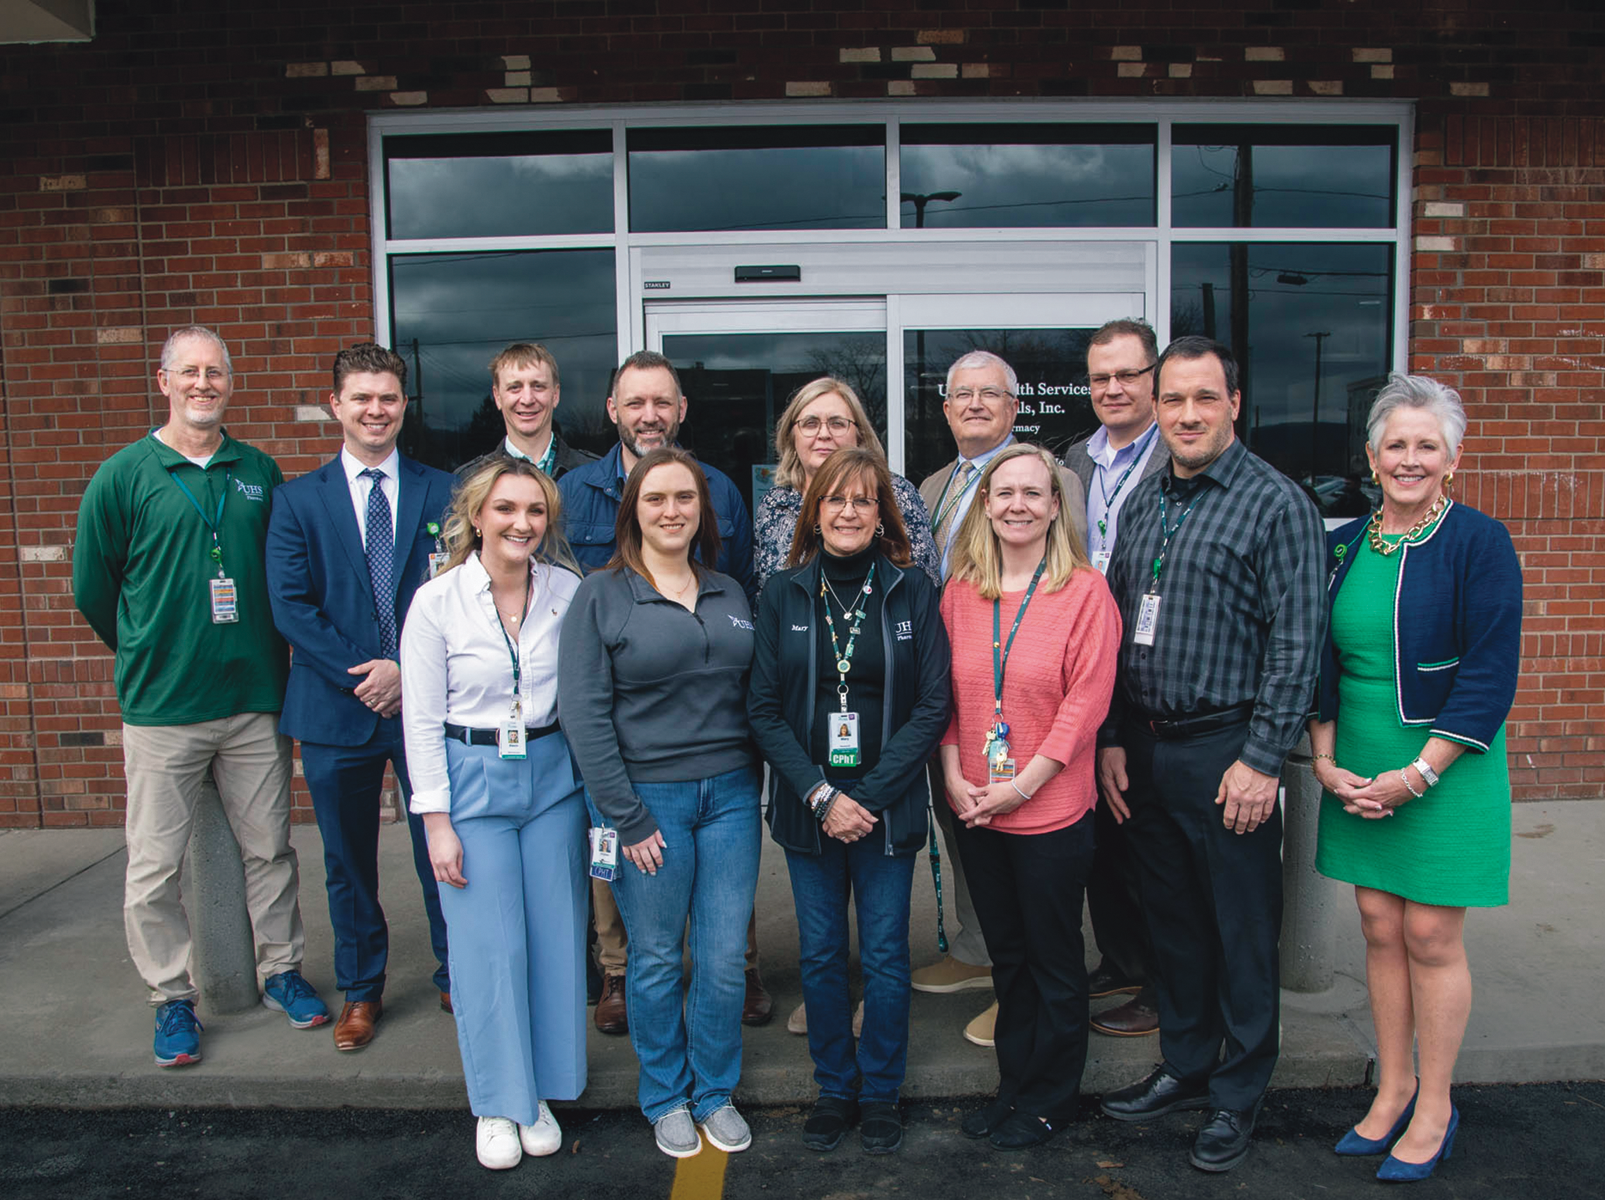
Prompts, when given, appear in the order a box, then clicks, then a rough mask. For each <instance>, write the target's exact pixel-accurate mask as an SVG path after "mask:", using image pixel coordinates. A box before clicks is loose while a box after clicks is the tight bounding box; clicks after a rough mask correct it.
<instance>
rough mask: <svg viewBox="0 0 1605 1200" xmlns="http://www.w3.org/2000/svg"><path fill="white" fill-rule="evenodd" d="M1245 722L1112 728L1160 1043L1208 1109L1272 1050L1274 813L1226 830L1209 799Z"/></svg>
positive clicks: (1278, 902)
mask: <svg viewBox="0 0 1605 1200" xmlns="http://www.w3.org/2000/svg"><path fill="white" fill-rule="evenodd" d="M1247 731H1248V724H1247V722H1246V721H1244V722H1242V723H1239V724H1235V725H1231V726H1228V727H1226V728H1224V729H1218V730H1212V731H1210V732H1208V733H1203V734H1199V735H1196V736H1193V737H1187V738H1180V739H1175V740H1157V739H1155V738H1154V736H1153V734H1152V733H1151V732H1150V731H1149V730H1148V729H1147V728H1146V727H1145V726H1141V725H1138V724H1136V723H1134V722H1127V723H1126V724H1125V725H1124V726H1123V728H1122V730H1121V744H1122V745H1123V746H1124V747H1125V750H1126V770H1127V774H1128V777H1129V779H1130V783H1131V786H1130V789H1129V791H1128V792H1127V803H1128V804H1129V806H1130V808H1131V820H1130V822H1128V825H1129V827H1130V833H1131V846H1132V850H1133V852H1134V853H1135V855H1136V858H1137V863H1138V868H1139V876H1138V878H1139V881H1140V887H1141V891H1142V900H1143V910H1144V914H1145V916H1146V918H1147V922H1148V933H1149V938H1150V940H1151V943H1152V945H1153V950H1154V966H1155V969H1156V979H1155V982H1156V983H1157V985H1158V993H1159V1044H1160V1049H1161V1051H1162V1052H1163V1054H1164V1057H1165V1063H1166V1064H1167V1066H1168V1067H1169V1068H1170V1070H1171V1071H1172V1072H1174V1073H1175V1074H1176V1075H1177V1076H1179V1077H1180V1078H1182V1079H1184V1080H1188V1081H1189V1082H1197V1081H1201V1080H1204V1079H1208V1081H1209V1098H1210V1103H1211V1104H1212V1105H1213V1106H1215V1107H1217V1108H1230V1109H1237V1110H1245V1109H1249V1108H1252V1107H1253V1106H1254V1105H1255V1104H1257V1103H1258V1102H1259V1099H1260V1097H1261V1096H1262V1095H1263V1094H1264V1092H1265V1088H1266V1085H1267V1084H1268V1083H1269V1082H1270V1078H1271V1072H1272V1071H1273V1070H1274V1069H1275V1067H1276V1059H1277V1055H1278V1053H1279V1051H1280V1024H1279V1022H1280V1016H1281V1009H1280V1004H1281V991H1280V985H1279V964H1278V958H1277V940H1278V938H1279V937H1280V935H1281V929H1282V853H1281V851H1282V813H1281V808H1280V806H1278V807H1276V808H1274V809H1273V810H1272V812H1271V815H1270V817H1269V819H1267V820H1266V821H1265V822H1264V823H1263V824H1261V825H1260V826H1259V827H1258V828H1257V829H1255V830H1254V831H1253V832H1252V833H1242V834H1239V833H1234V832H1232V831H1231V830H1230V829H1227V828H1226V826H1225V825H1224V824H1223V816H1222V807H1221V806H1219V805H1217V804H1216V803H1215V796H1216V793H1217V791H1218V789H1219V787H1220V779H1221V775H1222V774H1224V773H1225V771H1226V768H1227V767H1229V766H1231V764H1232V763H1233V762H1234V761H1235V760H1236V758H1237V756H1238V754H1239V753H1240V752H1241V751H1242V748H1243V742H1244V740H1245V738H1246V735H1247Z"/></svg>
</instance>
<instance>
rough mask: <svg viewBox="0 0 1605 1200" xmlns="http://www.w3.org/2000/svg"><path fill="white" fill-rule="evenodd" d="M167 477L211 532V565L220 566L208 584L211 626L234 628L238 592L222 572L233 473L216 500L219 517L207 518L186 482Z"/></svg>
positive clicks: (170, 470)
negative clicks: (225, 516) (223, 532)
mask: <svg viewBox="0 0 1605 1200" xmlns="http://www.w3.org/2000/svg"><path fill="white" fill-rule="evenodd" d="M167 474H168V477H169V478H170V479H172V481H173V482H174V483H176V484H178V490H179V491H181V492H183V493H184V496H185V498H186V499H187V500H189V502H190V503H191V504H192V505H194V507H195V511H196V512H198V513H200V515H201V520H202V521H205V522H206V528H207V529H209V530H211V531H212V549H211V552H210V553H211V556H212V561H213V562H214V563H216V564H217V578H215V579H212V580H208V582H209V583H210V584H211V588H212V624H213V625H232V624H234V623H235V622H236V621H238V620H239V619H240V596H239V589H238V588H236V587H235V586H234V581H233V580H232V579H230V578H229V577H228V575H226V574H225V573H224V571H223V539H222V536H221V530H222V528H223V506H224V505H225V504H227V503H228V494H229V489H230V488H231V487H232V486H233V484H234V472H233V471H228V472H227V473H225V474H224V476H223V494H222V495H221V496H219V497H218V498H217V516H215V517H208V516H207V515H206V510H205V509H204V508H202V507H201V502H200V501H199V500H197V499H196V498H195V493H194V492H192V491H190V490H189V487H188V485H187V484H185V482H184V481H183V480H182V479H180V478H179V477H178V473H177V471H176V470H175V469H174V468H171V467H169V468H168V472H167Z"/></svg>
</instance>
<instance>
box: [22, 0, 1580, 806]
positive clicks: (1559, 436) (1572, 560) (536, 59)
mask: <svg viewBox="0 0 1605 1200" xmlns="http://www.w3.org/2000/svg"><path fill="white" fill-rule="evenodd" d="M1267 5H1268V6H1266V7H1261V8H1248V7H1234V6H1231V5H1226V4H1222V5H1213V6H1198V8H1197V9H1196V12H1195V14H1194V15H1192V16H1182V17H1178V16H1177V15H1176V13H1177V12H1178V11H1182V10H1177V9H1173V8H1172V7H1171V6H1169V5H1153V6H1151V7H1144V6H1137V7H1132V6H1130V5H1121V6H1118V7H1117V6H1110V8H1109V9H1107V10H1102V11H1100V10H1098V9H1096V8H1095V7H1093V6H1090V5H1086V4H1081V3H1072V2H1070V0H977V2H975V3H974V4H972V5H971V6H969V7H964V6H963V5H962V4H953V5H943V4H929V3H916V2H914V0H858V2H856V3H855V2H854V0H818V2H816V3H807V2H805V0H659V2H655V3H654V2H651V0H633V2H631V0H606V2H602V0H598V2H595V3H587V2H581V0H557V2H555V3H544V4H540V3H536V4H500V3H484V4H473V5H451V4H441V5H411V6H409V5H403V6H399V7H398V6H395V5H379V4H376V3H370V2H363V3H357V4H349V5H334V6H330V5H318V6H312V5H305V4H294V3H292V4H289V5H281V6H278V7H270V6H261V5H247V4H242V3H238V0H219V2H217V3H212V4H191V3H175V2H174V0H167V2H166V3H160V4H155V5H134V4H130V3H127V2H126V0H102V3H101V4H99V5H98V6H97V10H98V33H97V36H96V38H95V40H94V41H93V42H91V43H88V44H83V45H40V46H8V47H3V48H0V154H3V158H4V161H5V162H6V164H7V170H6V172H5V174H4V176H3V177H0V305H3V306H0V336H3V345H0V387H3V401H4V410H3V411H4V430H3V439H4V440H3V450H0V452H3V454H4V463H3V466H0V493H3V496H0V498H3V503H0V695H3V699H4V705H5V707H4V734H5V736H4V740H3V742H0V755H3V769H0V826H5V825H13V826H35V825H40V824H44V825H75V824H76V825H82V824H116V823H118V822H119V821H120V820H121V803H122V801H121V793H122V772H121V762H120V760H121V751H120V748H119V746H118V745H117V741H118V730H119V728H120V726H119V723H118V718H117V713H116V706H115V702H114V699H113V696H112V686H111V677H110V660H109V658H108V657H107V655H106V654H105V653H104V652H103V648H102V647H101V646H100V645H99V643H98V642H96V640H95V639H94V638H93V636H92V635H91V634H90V633H89V631H88V629H87V628H86V627H85V625H84V624H83V622H82V621H81V620H80V619H79V618H78V616H77V614H76V613H75V612H74V610H73V606H72V598H71V594H70V574H71V568H70V560H71V545H72V538H73V525H74V518H75V513H76V510H77V507H78V503H79V498H80V496H81V495H82V492H83V488H84V485H85V483H86V481H87V479H88V477H89V475H90V474H91V473H92V472H93V470H94V468H95V467H96V465H98V464H99V463H100V462H101V461H102V460H103V459H104V458H106V457H107V455H108V454H110V453H111V452H112V451H113V450H115V449H116V448H118V447H120V446H122V445H124V444H126V443H127V442H129V441H131V440H133V439H134V438H136V437H138V436H139V435H140V434H141V433H143V432H144V431H145V430H146V429H148V428H149V427H150V426H151V425H152V424H153V423H156V422H157V421H159V420H161V419H162V418H163V417H164V415H165V403H164V402H163V401H162V398H161V396H160V394H159V393H158V392H156V390H155V387H154V385H153V382H152V374H153V363H154V359H155V357H156V354H157V352H158V350H159V348H160V345H161V342H162V340H163V339H164V337H165V336H166V333H167V332H168V331H169V330H170V329H172V328H173V327H175V326H178V325H182V324H186V323H189V322H200V323H204V324H208V325H212V326H214V327H216V328H217V329H218V330H219V332H221V333H222V335H223V336H224V337H225V339H226V340H227V341H228V342H229V344H230V346H231V348H232V349H233V352H234V361H235V370H236V398H235V401H234V408H233V411H232V419H231V420H230V422H229V427H230V430H231V432H233V433H234V434H236V435H237V436H240V437H243V438H244V439H246V440H248V441H251V442H253V443H255V444H257V445H259V446H261V447H262V448H264V449H266V450H267V451H269V452H270V453H272V454H273V455H275V456H276V457H277V458H278V459H279V461H280V463H281V464H282V466H283V467H284V469H285V471H286V473H287V474H290V475H295V474H298V473H300V472H302V471H304V470H306V469H308V468H309V467H310V466H312V465H313V464H314V463H315V462H317V461H319V460H320V459H321V458H322V457H323V456H324V455H325V454H326V453H327V451H328V449H329V443H330V438H329V435H328V431H327V428H326V427H325V426H322V425H312V424H297V423H296V422H295V421H294V420H293V419H292V418H293V416H294V412H295V406H296V405H312V404H318V403H320V402H321V400H322V398H323V394H324V392H325V391H326V389H327V381H326V380H327V366H328V363H329V360H330V358H331V356H332V354H333V353H334V351H335V350H336V349H338V348H339V347H341V346H343V345H345V344H348V343H350V342H352V341H355V340H360V339H364V338H369V337H372V336H373V333H374V304H375V297H374V294H373V275H372V264H371V233H370V228H369V212H370V209H369V201H370V197H369V179H368V157H367V155H368V150H367V140H366V118H367V115H368V114H369V113H371V112H374V111H378V110H383V109H390V108H396V107H411V108H419V107H429V108H446V107H459V108H473V107H486V106H498V105H499V106H509V105H525V104H529V105H543V106H550V105H563V104H571V103H576V102H578V103H606V104H650V103H653V102H664V101H701V102H718V101H745V100H763V101H771V102H773V101H782V102H783V101H785V100H786V99H787V98H795V97H834V98H838V99H844V100H850V99H856V98H871V97H873V98H885V97H888V96H892V97H910V96H912V97H926V96H930V97H968V98H972V99H982V98H989V97H1039V98H1047V97H1054V98H1064V97H1088V98H1120V99H1134V98H1142V97H1166V98H1187V97H1229V98H1254V97H1264V98H1266V99H1267V101H1269V100H1271V99H1272V98H1276V97H1284V98H1285V97H1306V98H1307V97H1347V98H1368V99H1396V100H1411V101H1415V102H1416V105H1417V107H1416V138H1415V146H1414V174H1415V185H1416V190H1415V195H1414V198H1413V206H1412V208H1413V221H1414V226H1413V229H1412V236H1413V238H1414V247H1415V252H1414V255H1413V259H1412V261H1411V263H1410V264H1409V271H1410V287H1411V297H1412V300H1411V313H1410V318H1411V341H1410V346H1409V359H1410V364H1411V367H1412V369H1414V370H1418V371H1422V372H1425V373H1429V374H1432V375H1435V376H1437V377H1439V378H1442V379H1444V380H1446V381H1447V382H1450V383H1452V384H1454V385H1455V386H1457V387H1460V388H1461V389H1462V390H1463V393H1464V395H1465V398H1466V401H1467V406H1468V409H1469V411H1470V415H1471V422H1472V429H1471V440H1470V442H1469V444H1468V454H1467V459H1466V461H1465V463H1464V469H1463V470H1462V472H1461V476H1460V477H1459V478H1458V479H1457V480H1456V493H1457V495H1459V496H1461V497H1463V498H1464V499H1466V500H1467V501H1469V502H1470V503H1472V504H1473V505H1475V506H1477V507H1479V508H1481V509H1483V510H1485V511H1487V512H1490V513H1492V514H1494V515H1495V516H1497V517H1499V518H1500V519H1501V520H1503V521H1505V522H1506V523H1507V524H1508V525H1509V527H1510V529H1511V531H1512V533H1513V534H1514V535H1515V538H1516V545H1517V548H1518V550H1519V551H1520V552H1521V556H1522V560H1523V565H1524V568H1525V570H1526V579H1527V615H1526V632H1525V636H1524V646H1523V650H1524V669H1523V676H1522V679H1521V681H1520V688H1519V691H1518V696H1517V702H1516V709H1515V711H1514V712H1513V713H1512V716H1511V725H1510V731H1509V746H1510V751H1511V756H1512V761H1511V765H1512V775H1513V779H1514V782H1515V787H1516V794H1517V796H1518V797H1519V798H1524V799H1534V798H1545V797H1557V796H1583V797H1598V796H1600V795H1601V794H1602V792H1605V553H1602V543H1601V533H1602V531H1605V442H1602V436H1601V430H1602V422H1601V417H1602V411H1601V400H1600V391H1599V382H1600V372H1601V369H1602V368H1605V347H1602V344H1601V341H1602V338H1605V97H1602V95H1601V92H1600V80H1601V78H1602V76H1605V16H1602V15H1600V13H1599V12H1598V11H1597V10H1595V9H1594V7H1593V6H1591V5H1584V4H1580V3H1573V4H1569V5H1552V6H1548V7H1546V8H1545V9H1544V10H1542V15H1541V19H1535V14H1534V13H1533V12H1532V11H1531V10H1526V11H1524V10H1523V9H1521V8H1520V7H1518V6H1516V5H1514V4H1500V3H1491V2H1489V0H1434V2H1430V3H1427V4H1425V5H1422V6H1418V8H1417V9H1416V10H1415V11H1414V12H1413V13H1412V14H1411V15H1408V16H1401V12H1400V9H1401V6H1398V5H1394V4H1388V3H1382V2H1380V0H1351V2H1340V0H1267ZM1403 7H1407V8H1408V7H1409V6H1403Z"/></svg>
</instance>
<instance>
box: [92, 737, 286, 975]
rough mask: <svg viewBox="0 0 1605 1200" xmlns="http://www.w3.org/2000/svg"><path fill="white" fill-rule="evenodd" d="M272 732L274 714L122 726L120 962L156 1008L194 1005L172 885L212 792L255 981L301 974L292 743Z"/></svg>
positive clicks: (185, 937) (185, 932) (185, 934)
mask: <svg viewBox="0 0 1605 1200" xmlns="http://www.w3.org/2000/svg"><path fill="white" fill-rule="evenodd" d="M278 724H279V715H278V713H240V714H238V715H236V716H232V717H223V718H220V719H218V720H216V721H202V722H200V723H199V724H195V725H124V726H123V770H124V773H125V774H126V776H127V779H128V815H127V820H126V823H125V824H126V828H125V834H126V837H127V840H128V876H127V881H126V884H125V887H124V892H123V924H124V927H125V928H126V930H127V934H128V953H129V956H130V957H131V958H132V959H133V960H134V967H135V968H136V969H137V970H138V971H139V974H140V977H141V978H142V979H144V981H145V982H146V984H148V985H149V986H150V989H151V1003H153V1004H161V1003H164V1002H165V1001H168V1000H188V999H194V998H195V995H196V992H195V985H194V983H193V982H192V981H191V979H190V972H189V964H190V954H191V951H192V949H193V945H192V942H191V939H190V930H189V920H188V918H187V917H186V916H185V914H184V906H183V903H182V896H181V893H180V889H179V876H180V872H181V871H182V868H183V864H184V851H185V849H186V848H187V847H188V845H189V835H190V828H191V826H192V825H193V824H194V819H195V805H196V803H197V801H198V800H199V798H200V795H201V791H202V789H203V788H204V787H205V786H207V784H208V783H210V782H214V781H215V783H216V786H217V792H218V795H219V796H220V797H221V799H222V801H223V813H224V815H225V816H226V817H227V818H228V823H229V826H230V828H231V829H233V831H234V838H235V840H236V841H237V842H239V844H240V857H241V859H242V861H243V863H244V867H245V905H246V909H247V910H248V911H249V913H250V916H251V930H252V933H253V935H254V938H255V942H256V962H257V973H258V977H259V979H266V978H267V977H268V976H270V975H276V974H278V973H279V972H280V971H289V970H298V969H299V968H300V966H301V956H302V949H303V944H304V941H305V934H304V932H303V930H302V928H301V910H300V908H299V907H298V906H297V903H296V892H297V887H298V884H299V871H298V868H297V862H296V856H295V851H294V849H292V848H291V846H290V739H289V738H286V737H280V736H279V732H278Z"/></svg>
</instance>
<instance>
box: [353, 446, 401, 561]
mask: <svg viewBox="0 0 1605 1200" xmlns="http://www.w3.org/2000/svg"><path fill="white" fill-rule="evenodd" d="M340 467H341V469H342V470H344V471H345V473H346V492H347V494H348V495H350V497H351V507H352V509H353V510H354V511H355V512H356V515H357V533H358V535H359V536H361V538H362V544H363V545H364V546H366V545H367V544H368V495H369V492H368V489H369V488H370V487H372V486H373V484H374V483H375V482H376V481H375V480H373V479H364V478H363V477H362V473H363V472H364V471H366V470H367V469H368V464H367V463H365V462H363V461H362V460H361V459H359V458H357V457H356V456H355V455H353V454H352V453H351V451H349V450H347V449H346V448H345V447H344V446H341V447H340ZM379 470H381V471H383V472H384V474H385V477H384V478H383V479H382V480H378V481H377V482H378V483H379V484H380V485H381V486H380V488H379V494H380V495H381V496H383V497H384V498H385V502H386V503H387V504H389V505H390V531H391V535H392V536H394V534H395V532H396V502H397V500H398V499H399V498H400V491H399V489H400V487H401V453H400V451H398V450H395V449H392V450H391V451H390V456H389V457H388V458H386V459H385V460H384V462H382V463H380V464H379Z"/></svg>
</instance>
